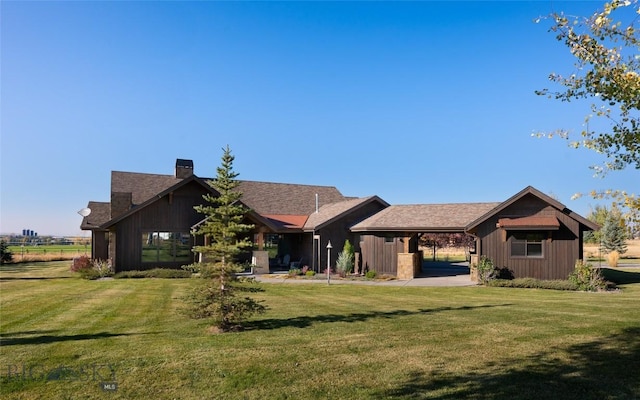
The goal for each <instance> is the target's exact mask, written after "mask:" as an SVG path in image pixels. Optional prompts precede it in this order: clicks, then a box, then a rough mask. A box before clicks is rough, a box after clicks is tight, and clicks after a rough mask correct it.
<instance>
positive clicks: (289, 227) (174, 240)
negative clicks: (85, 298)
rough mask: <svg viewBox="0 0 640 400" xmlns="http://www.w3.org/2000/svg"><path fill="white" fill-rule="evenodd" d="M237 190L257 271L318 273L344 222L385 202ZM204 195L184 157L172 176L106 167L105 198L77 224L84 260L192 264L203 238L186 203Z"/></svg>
mask: <svg viewBox="0 0 640 400" xmlns="http://www.w3.org/2000/svg"><path fill="white" fill-rule="evenodd" d="M238 190H239V191H240V192H242V194H243V195H242V199H241V201H242V203H243V204H244V205H245V206H247V207H248V208H249V209H250V210H251V211H250V212H249V213H248V214H247V216H246V222H247V223H250V224H252V225H254V229H253V231H252V232H251V235H252V236H253V242H254V243H255V244H256V249H255V250H254V251H253V252H252V254H249V255H247V259H246V261H251V262H252V263H253V264H255V265H256V266H257V271H258V272H268V271H269V270H271V269H274V268H283V269H287V270H288V269H289V268H290V267H291V266H302V265H308V266H309V267H310V268H313V269H315V270H318V271H319V270H320V269H321V266H323V265H324V266H326V257H327V254H326V253H325V252H324V251H323V250H324V249H325V248H326V246H327V244H328V243H329V240H333V245H334V246H335V247H334V249H333V250H332V252H331V254H330V255H331V257H332V259H333V260H335V258H336V257H337V253H338V251H340V250H341V247H340V248H338V246H342V245H343V243H344V241H345V240H346V239H349V238H350V237H351V234H350V232H349V229H348V228H349V226H351V225H353V224H355V223H357V222H360V221H361V220H363V219H365V218H367V217H369V216H371V215H372V214H374V213H376V212H378V211H380V210H381V209H383V208H385V207H387V206H388V204H387V203H386V202H384V201H383V200H382V199H380V198H379V197H377V196H370V197H365V198H352V197H345V196H344V195H342V193H340V192H339V191H338V190H337V189H336V188H335V187H331V186H313V185H296V184H285V183H272V182H255V181H239V188H238ZM205 193H212V194H214V195H215V193H213V189H212V188H211V187H210V186H209V185H208V184H207V179H206V178H199V177H198V176H196V175H195V174H194V167H193V161H191V160H184V159H178V160H177V161H176V164H175V171H174V174H173V175H159V174H146V173H135V172H121V171H113V172H112V173H111V201H110V202H97V201H91V202H89V204H88V206H87V208H89V209H90V210H91V213H90V214H89V215H87V216H86V217H84V218H83V220H82V223H81V229H83V230H89V231H91V239H92V253H91V257H92V258H95V259H111V260H112V265H113V266H114V269H115V270H116V271H125V270H144V269H149V268H155V267H167V268H179V267H180V266H182V265H187V264H190V263H193V262H194V261H197V257H198V255H196V254H194V253H193V252H192V251H191V248H192V247H193V246H194V245H200V244H203V243H204V241H203V240H204V239H203V238H202V237H195V236H194V235H193V234H192V232H193V230H194V229H193V228H195V227H196V226H197V225H198V224H199V223H202V221H203V218H204V216H203V215H202V214H199V213H197V212H196V211H195V210H194V207H195V206H196V205H200V204H202V203H203V201H204V200H203V198H202V196H203V195H204V194H205ZM270 243H277V251H276V254H273V257H271V256H270V255H269V251H268V250H267V249H266V247H267V245H268V244H270ZM285 260H286V261H287V262H286V263H285V262H284V261H285ZM292 263H295V264H292Z"/></svg>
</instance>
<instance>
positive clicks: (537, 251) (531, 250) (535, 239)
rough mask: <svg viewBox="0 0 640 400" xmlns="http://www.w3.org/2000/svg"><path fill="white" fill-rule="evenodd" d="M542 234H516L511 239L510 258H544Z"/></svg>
mask: <svg viewBox="0 0 640 400" xmlns="http://www.w3.org/2000/svg"><path fill="white" fill-rule="evenodd" d="M543 241H544V235H543V234H542V233H517V234H514V235H513V236H512V237H511V257H532V258H542V257H544V251H543V246H542V243H543Z"/></svg>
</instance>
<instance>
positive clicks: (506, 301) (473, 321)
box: [0, 269, 640, 400]
mask: <svg viewBox="0 0 640 400" xmlns="http://www.w3.org/2000/svg"><path fill="white" fill-rule="evenodd" d="M31 271H32V272H30V273H31V274H34V276H35V275H37V272H36V270H33V269H32V270H31ZM43 272H44V271H43ZM47 273H49V272H47ZM5 276H6V275H5V274H4V273H1V274H0V280H1V279H2V278H3V277H5ZM20 282H22V285H23V286H24V287H28V288H29V289H30V290H34V293H37V295H36V296H35V297H36V298H37V299H38V301H39V302H40V301H43V299H46V298H47V297H50V298H55V297H56V296H57V297H58V299H56V300H55V301H54V303H52V304H56V305H57V307H58V309H51V310H49V311H48V317H47V318H44V319H42V318H39V317H38V316H37V315H35V314H34V313H33V312H32V311H31V310H28V309H25V308H26V307H28V302H26V301H24V300H20V301H15V300H14V301H13V303H12V304H13V307H15V308H16V309H15V310H11V314H10V315H11V317H10V319H6V318H5V314H4V310H3V315H2V321H1V323H2V328H1V329H0V331H1V332H2V333H3V338H7V339H9V340H10V341H9V345H6V346H5V345H3V346H1V347H0V365H8V364H11V363H12V362H15V361H16V360H18V361H20V362H24V363H27V364H28V365H29V364H34V363H36V364H38V363H39V364H43V365H45V366H46V365H49V366H56V365H60V364H64V365H71V366H79V365H87V364H91V363H110V364H113V365H114V366H115V369H116V371H117V379H116V380H117V382H118V391H117V392H114V393H108V396H109V397H110V398H114V399H138V398H140V399H146V398H158V399H169V398H180V399H201V398H224V399H236V398H237V399H245V398H246V399H263V398H275V399H278V398H296V399H324V398H340V399H366V398H376V399H378V398H440V399H444V398H478V399H487V398H492V399H511V398H531V399H534V398H535V399H545V398H547V399H550V398H564V399H581V400H582V399H600V398H607V397H609V398H616V399H632V398H638V397H640V387H638V381H637V374H636V373H635V372H634V371H637V370H638V367H640V366H639V365H638V362H639V361H638V360H640V340H639V338H640V322H639V321H640V309H639V308H638V307H637V306H633V305H634V304H638V302H639V300H640V291H638V290H636V289H635V288H636V287H638V285H636V284H630V285H628V290H627V289H625V291H623V292H621V293H614V294H608V293H607V294H587V293H569V292H554V291H543V290H522V289H506V288H484V287H469V288H415V287H414V288H410V287H378V286H358V285H348V286H347V285H331V286H327V285H324V284H309V285H296V284H264V285H263V288H264V289H265V291H264V292H262V293H257V294H256V295H255V297H257V298H261V299H264V300H265V301H266V304H267V305H268V306H269V307H270V310H269V311H268V313H267V314H265V315H262V316H258V317H256V318H254V319H252V320H251V321H250V322H249V324H248V330H246V331H244V332H234V333H229V334H219V335H211V334H208V333H207V330H206V328H207V323H206V321H194V320H191V319H189V318H187V317H186V316H184V315H183V314H181V313H180V312H179V309H180V307H181V306H182V304H183V303H182V295H183V294H184V293H185V291H186V290H188V288H189V287H190V286H191V285H193V284H194V283H196V281H194V280H189V279H182V280H164V279H141V280H111V281H99V282H89V281H82V280H79V279H59V280H56V284H55V285H51V283H52V282H53V281H52V280H39V281H37V280H23V281H20ZM3 285H4V283H3ZM23 286H21V285H13V286H10V288H9V290H5V291H3V292H2V293H0V295H1V296H2V299H3V304H4V298H5V296H6V297H7V298H13V299H16V298H19V297H20V296H16V297H14V295H15V294H16V292H19V291H21V290H23ZM6 287H7V286H3V288H6ZM67 296H69V297H70V298H76V299H84V303H85V304H84V306H80V305H76V304H75V303H70V302H69V301H68V300H69V298H67ZM631 306H632V307H631ZM622 308H624V310H623V309H622ZM616 310H618V312H616ZM21 313H25V314H27V315H29V316H31V317H32V318H31V319H27V320H24V321H22V322H21V323H20V329H21V331H20V332H22V333H20V332H18V333H20V334H16V331H10V330H7V329H5V325H6V326H16V322H15V320H17V319H20V316H21ZM65 313H67V314H65ZM36 314H37V313H36ZM43 321H45V322H47V324H48V325H47V329H48V332H47V331H45V330H44V329H43V327H42V322H43ZM11 332H13V334H12V335H8V336H7V335H5V333H11ZM11 340H13V342H11ZM5 370H6V369H5ZM5 374H6V373H5ZM0 383H1V384H2V385H1V386H0V391H1V392H2V397H3V398H65V397H66V398H90V399H92V398H96V399H97V398H104V396H105V393H104V392H102V391H101V390H100V389H99V388H98V387H97V384H94V383H91V382H82V381H72V380H68V381H48V382H33V381H26V382H25V381H20V380H16V379H8V378H7V377H6V376H4V377H3V376H2V375H1V374H0Z"/></svg>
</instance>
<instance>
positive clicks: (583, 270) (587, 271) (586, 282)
mask: <svg viewBox="0 0 640 400" xmlns="http://www.w3.org/2000/svg"><path fill="white" fill-rule="evenodd" d="M569 281H570V282H571V283H573V284H574V285H575V286H576V288H577V289H578V290H584V291H588V292H597V291H600V290H606V289H607V286H608V285H607V282H606V281H605V280H604V277H603V276H602V272H601V271H600V268H597V267H593V266H591V265H590V264H588V263H584V262H583V261H582V260H578V261H576V266H575V268H574V270H573V272H572V273H571V275H569Z"/></svg>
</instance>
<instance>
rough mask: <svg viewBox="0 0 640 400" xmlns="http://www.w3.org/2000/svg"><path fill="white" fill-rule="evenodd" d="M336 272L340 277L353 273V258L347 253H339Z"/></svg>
mask: <svg viewBox="0 0 640 400" xmlns="http://www.w3.org/2000/svg"><path fill="white" fill-rule="evenodd" d="M336 271H337V272H338V275H340V276H341V277H343V278H344V277H345V276H347V275H349V274H350V273H351V271H353V258H352V255H351V254H350V253H349V252H346V251H341V252H340V253H338V260H337V261H336Z"/></svg>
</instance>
